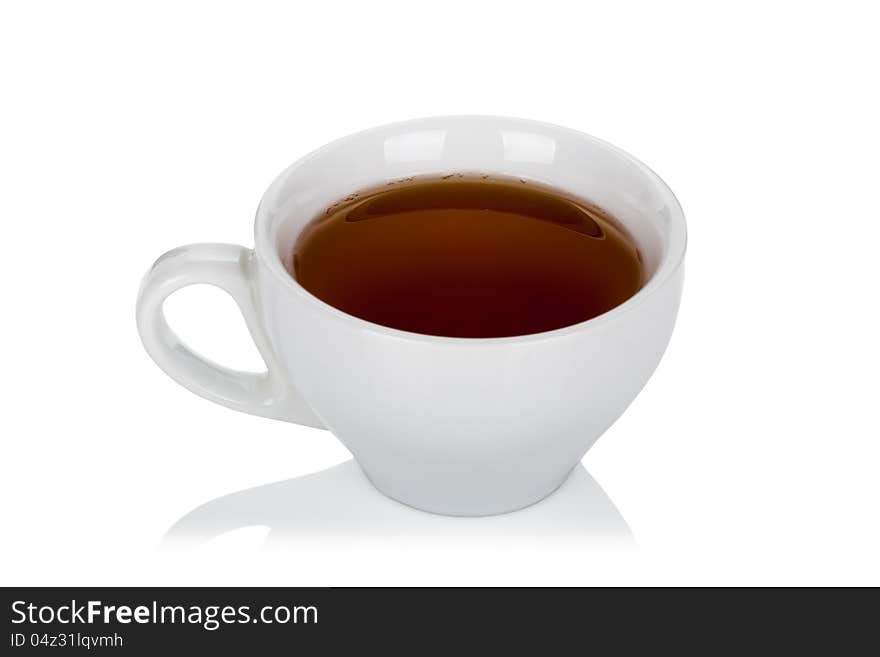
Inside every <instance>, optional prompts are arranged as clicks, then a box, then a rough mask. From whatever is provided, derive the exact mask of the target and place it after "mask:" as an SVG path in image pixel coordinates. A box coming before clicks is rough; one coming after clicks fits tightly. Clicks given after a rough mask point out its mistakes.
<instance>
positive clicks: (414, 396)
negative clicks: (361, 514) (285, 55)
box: [256, 117, 685, 515]
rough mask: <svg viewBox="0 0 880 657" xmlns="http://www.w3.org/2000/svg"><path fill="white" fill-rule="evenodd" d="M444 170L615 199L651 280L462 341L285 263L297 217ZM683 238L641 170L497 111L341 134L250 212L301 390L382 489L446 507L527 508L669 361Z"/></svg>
mask: <svg viewBox="0 0 880 657" xmlns="http://www.w3.org/2000/svg"><path fill="white" fill-rule="evenodd" d="M446 173H488V174H494V175H499V176H505V177H513V178H521V179H523V180H526V181H534V182H536V183H540V184H542V185H544V186H549V187H552V188H556V189H558V190H560V191H561V192H562V193H563V194H565V195H568V196H573V197H578V198H583V199H586V200H588V201H590V202H592V203H594V204H596V205H597V206H599V207H601V208H603V209H605V210H606V211H608V212H609V213H610V214H611V215H613V216H614V217H616V218H617V219H618V220H620V221H621V223H623V224H624V226H625V227H626V228H627V229H628V231H629V232H630V234H631V236H632V237H633V239H634V240H635V241H636V243H637V245H638V248H639V250H640V252H641V255H642V259H643V265H644V268H645V273H646V283H645V285H644V286H643V288H642V289H641V290H640V291H639V292H638V293H636V294H635V295H634V296H633V297H631V298H630V299H628V300H627V301H626V302H624V303H623V304H621V305H620V306H617V307H616V308H614V309H612V310H611V311H609V312H607V313H605V314H602V315H600V316H598V317H595V318H593V319H591V320H589V321H586V322H582V323H579V324H575V325H572V326H568V327H564V328H561V329H557V330H553V331H547V332H544V333H537V334H532V335H524V336H517V337H510V338H470V339H468V338H445V337H437V336H428V335H421V334H416V333H409V332H406V331H399V330H395V329H392V328H388V327H385V326H380V325H377V324H372V323H370V322H367V321H364V320H361V319H358V318H355V317H353V316H351V315H347V314H345V313H343V312H341V311H339V310H337V309H336V308H333V307H331V306H329V305H327V304H325V303H324V302H322V301H320V300H319V299H317V298H316V297H314V296H312V295H311V294H309V293H308V292H307V291H306V290H305V289H304V288H302V287H301V286H300V285H299V284H298V283H297V282H296V281H295V280H294V279H293V277H292V276H291V275H290V274H289V273H288V270H289V269H290V267H291V262H290V258H291V253H292V247H293V244H294V242H295V241H296V239H297V237H298V235H299V234H300V232H301V231H302V229H303V227H304V226H305V225H306V224H307V223H308V222H309V221H310V220H311V219H313V218H314V217H316V216H318V215H319V214H321V213H323V212H324V211H325V210H326V208H328V207H329V206H331V205H332V204H333V203H336V202H337V201H340V200H341V199H343V198H344V197H345V196H346V195H348V194H350V193H352V192H355V191H359V190H363V189H367V188H371V187H376V186H378V185H380V184H383V183H387V182H389V181H394V180H400V179H406V178H410V177H415V176H431V175H437V174H441V175H442V174H446ZM684 251H685V225H684V217H683V215H682V212H681V208H680V207H679V205H678V203H677V202H676V200H675V198H674V196H673V195H672V193H671V192H670V190H669V189H668V188H667V187H666V185H665V184H664V183H663V182H662V181H661V180H660V179H659V178H658V177H657V176H656V175H655V174H654V173H653V172H652V171H650V170H649V169H648V168H647V167H646V166H645V165H643V164H641V163H640V162H638V161H637V160H635V159H634V158H632V157H631V156H629V155H627V154H625V153H623V152H622V151H620V150H619V149H617V148H615V147H613V146H611V145H609V144H607V143H605V142H602V141H600V140H597V139H595V138H592V137H589V136H587V135H584V134H581V133H578V132H574V131H571V130H568V129H565V128H560V127H556V126H550V125H546V124H542V123H535V122H531V121H522V120H517V119H502V118H495V117H451V118H443V117H441V118H434V119H424V120H418V121H412V122H406V123H401V124H394V125H390V126H385V127H382V128H376V129H373V130H369V131H366V132H363V133H360V134H357V135H353V136H350V137H347V138H344V139H342V140H339V141H337V142H333V143H331V144H329V145H328V146H325V147H324V148H322V149H319V150H318V151H316V152H315V153H313V154H311V155H309V156H307V157H306V158H304V159H303V160H300V161H299V162H298V163H296V164H294V165H293V166H292V167H290V168H289V169H287V170H286V171H285V172H284V173H283V174H282V175H281V176H280V177H279V178H278V179H277V180H276V181H275V182H274V183H273V184H272V186H271V187H270V189H269V190H268V192H267V193H266V195H265V196H264V198H263V201H262V202H261V204H260V207H259V210H258V213H257V223H256V252H257V261H258V265H257V288H258V295H259V299H260V301H261V303H260V307H261V312H262V323H263V326H264V327H265V331H266V334H267V339H268V342H269V343H270V345H271V348H272V350H273V353H274V354H275V355H276V356H277V364H278V366H279V367H280V368H281V369H282V370H283V372H284V375H285V377H286V378H287V380H288V382H289V383H290V386H291V389H292V390H291V393H290V394H291V396H292V397H298V396H299V395H301V396H302V398H303V399H304V400H305V403H306V404H307V405H308V407H309V408H310V409H311V410H313V411H314V414H315V415H316V417H317V418H318V419H319V420H320V422H321V423H322V424H323V425H324V426H326V427H327V428H329V429H330V430H331V431H332V432H333V433H334V434H335V435H336V436H337V437H338V438H339V439H340V440H341V441H342V442H343V443H344V444H345V445H346V446H347V447H348V448H349V449H350V450H351V452H352V453H353V455H354V456H355V458H356V459H357V461H358V463H359V464H360V465H361V467H362V468H363V469H364V471H365V473H366V474H367V476H368V477H369V479H370V480H371V481H372V482H373V484H374V485H375V486H377V487H378V488H379V489H380V490H381V491H382V492H384V493H385V494H387V495H389V496H390V497H392V498H394V499H397V500H399V501H401V502H404V503H406V504H409V505H411V506H415V507H417V508H421V509H425V510H428V511H433V512H438V513H444V514H451V515H487V514H494V513H502V512H506V511H511V510H514V509H518V508H521V507H524V506H527V505H529V504H532V503H534V502H536V501H538V500H540V499H542V498H543V497H545V496H546V495H548V494H549V493H550V492H552V491H553V490H554V489H556V488H557V487H558V486H559V485H560V484H561V483H562V482H563V481H564V480H565V478H566V476H567V474H568V473H569V472H570V471H571V470H572V468H573V467H574V466H575V465H576V464H577V463H578V462H579V460H580V458H581V457H582V456H583V454H584V453H585V452H586V451H587V449H588V448H589V447H590V446H591V445H592V444H593V443H594V442H595V441H596V439H597V438H598V437H599V436H600V435H601V434H602V433H603V432H604V431H605V430H606V429H607V428H608V427H609V426H610V425H611V424H612V423H613V422H614V421H615V420H616V419H617V417H619V415H620V414H621V413H622V412H623V411H624V409H625V408H626V407H627V406H628V405H629V403H630V402H631V401H632V400H633V398H634V397H635V396H636V394H638V392H639V390H640V389H641V388H642V387H643V386H644V384H645V383H646V382H647V380H648V378H649V377H650V375H651V373H652V372H653V371H654V369H655V367H656V365H657V363H658V362H659V360H660V357H661V356H662V354H663V351H664V350H665V347H666V344H667V342H668V340H669V337H670V335H671V332H672V328H673V324H674V321H675V315H676V312H677V308H678V303H679V298H680V291H681V283H682V276H683V268H682V266H681V265H682V260H683V256H684ZM294 389H295V390H294Z"/></svg>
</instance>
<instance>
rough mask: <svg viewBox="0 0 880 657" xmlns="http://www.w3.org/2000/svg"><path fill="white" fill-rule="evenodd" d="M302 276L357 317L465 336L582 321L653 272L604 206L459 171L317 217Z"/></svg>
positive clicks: (366, 196)
mask: <svg viewBox="0 0 880 657" xmlns="http://www.w3.org/2000/svg"><path fill="white" fill-rule="evenodd" d="M292 273H293V275H294V277H295V278H296V279H297V280H298V281H299V283H300V284H301V285H302V286H303V287H304V288H305V289H306V290H308V291H309V292H311V293H312V294H314V295H315V296H316V297H318V298H319V299H321V300H322V301H324V302H326V303H328V304H330V305H331V306H334V307H336V308H338V309H339V310H342V311H344V312H346V313H349V314H351V315H354V316H355V317H360V318H362V319H365V320H368V321H371V322H375V323H376V324H382V325H384V326H390V327H392V328H396V329H401V330H404V331H413V332H415V333H424V334H428V335H440V336H448V337H462V338H495V337H507V336H514V335H526V334H529V333H539V332H541V331H549V330H552V329H557V328H562V327H564V326H569V325H571V324H576V323H578V322H582V321H585V320H587V319H590V318H592V317H595V316H597V315H600V314H602V313H604V312H606V311H608V310H611V309H612V308H614V307H615V306H617V305H619V304H620V303H622V302H624V301H626V300H627V299H628V298H629V297H631V296H632V295H633V294H635V293H636V292H637V291H638V290H639V288H640V287H641V285H642V279H643V271H642V262H641V258H640V256H639V253H638V250H637V248H636V246H635V244H634V242H633V240H632V239H631V238H630V236H629V235H628V234H627V233H626V231H625V230H624V229H623V228H622V227H621V225H620V224H619V222H617V221H616V220H614V219H613V218H612V217H610V216H609V215H608V214H606V213H605V212H603V211H602V210H600V209H598V208H596V207H594V206H591V205H589V204H587V203H585V202H583V201H578V200H575V199H571V198H567V197H565V196H563V195H561V194H560V193H559V192H556V191H554V190H550V189H547V188H545V187H540V186H537V185H534V184H532V183H523V182H521V181H519V180H508V179H503V178H502V179H499V178H491V179H489V178H487V177H485V176H484V177H480V176H476V177H473V178H471V177H462V176H459V175H456V176H446V177H445V178H442V179H415V180H413V181H410V182H402V183H393V184H389V185H386V186H384V187H381V188H377V189H373V190H367V191H363V192H360V193H359V194H357V195H354V194H353V195H351V196H349V197H348V199H347V200H345V201H343V202H341V203H339V204H337V205H335V206H333V207H332V208H330V209H328V210H327V211H326V212H325V213H324V214H323V215H321V216H320V217H317V218H316V219H314V220H313V221H312V222H311V223H310V224H308V226H306V228H305V230H304V231H303V233H302V234H301V235H300V237H299V239H298V240H297V242H296V244H295V246H294V252H293V272H292Z"/></svg>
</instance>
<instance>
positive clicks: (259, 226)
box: [254, 114, 687, 345]
mask: <svg viewBox="0 0 880 657" xmlns="http://www.w3.org/2000/svg"><path fill="white" fill-rule="evenodd" d="M462 120H475V121H497V122H504V123H508V124H518V125H520V126H527V127H530V128H533V129H543V130H552V131H554V132H557V133H558V132H564V133H568V134H569V135H571V136H574V137H577V138H580V139H587V140H589V141H592V142H593V143H594V144H595V145H597V146H599V147H601V148H604V149H606V150H609V151H613V152H614V153H616V154H617V155H619V156H621V157H622V158H624V159H625V160H626V161H627V162H629V163H630V164H632V165H633V166H635V167H636V168H637V169H639V170H640V171H641V172H642V173H643V174H644V175H645V176H646V178H648V179H649V180H650V181H652V182H653V183H654V184H655V185H656V186H657V189H658V190H659V192H660V194H661V195H663V196H664V197H666V201H667V204H668V207H669V209H670V226H669V242H668V244H667V245H666V248H665V249H664V252H663V254H662V257H661V260H660V264H659V266H658V267H657V271H655V272H654V274H653V275H652V276H651V278H650V279H649V280H648V282H647V283H646V284H645V285H644V286H642V288H641V289H640V290H639V291H638V292H636V293H635V294H634V295H632V296H631V297H629V298H628V299H627V300H626V301H624V302H623V303H621V304H619V305H617V306H615V307H614V308H612V309H610V310H608V311H606V312H604V313H602V314H601V315H596V316H595V317H591V318H590V319H587V320H584V321H582V322H578V323H576V324H570V325H568V326H563V327H561V328H557V329H552V330H549V331H541V332H539V333H527V334H525V335H513V336H504V337H494V338H461V337H451V336H442V335H430V334H427V333H415V332H413V331H405V330H402V329H396V328H393V327H390V326H385V325H383V324H377V323H375V322H371V321H369V320H366V319H361V318H360V317H356V316H354V315H351V314H349V313H347V312H345V311H343V310H340V309H339V308H336V307H335V306H332V305H330V304H328V303H327V302H325V301H322V300H321V299H319V298H318V297H316V296H315V295H313V294H312V293H311V292H309V291H308V290H306V289H305V288H304V287H303V286H302V285H300V283H299V281H297V280H296V279H295V278H294V277H293V276H291V275H290V272H288V271H287V269H286V268H285V267H284V264H283V263H282V261H281V257H280V256H279V254H278V252H277V249H276V248H275V244H274V239H273V237H274V235H272V234H270V233H271V232H272V231H270V230H268V227H267V224H268V222H269V219H270V215H269V213H268V211H267V210H266V208H265V204H266V203H265V202H266V199H268V198H270V197H272V196H274V192H275V191H277V190H278V189H279V188H280V187H281V186H282V185H283V184H284V182H285V181H286V180H287V178H288V177H289V176H290V175H291V174H292V173H293V172H294V171H296V170H297V169H299V168H300V167H302V166H305V165H306V164H308V162H309V161H311V160H312V159H313V158H315V157H317V156H319V155H320V154H322V153H323V152H324V151H325V150H329V149H330V148H332V147H335V146H339V145H341V144H343V143H344V142H346V141H348V140H350V139H353V138H355V137H361V136H366V135H369V134H371V133H374V132H383V131H386V130H389V129H393V128H403V127H407V126H416V125H418V124H429V123H430V124H433V123H438V122H443V121H462ZM254 244H255V247H254V252H255V253H256V257H257V260H259V261H260V262H261V263H262V264H263V265H264V266H265V267H266V269H268V270H269V271H270V272H271V273H272V274H273V276H274V277H275V278H277V279H278V280H279V282H280V283H281V285H282V286H283V287H285V288H287V289H289V290H290V291H292V292H294V293H295V294H298V295H299V296H300V297H301V298H302V299H304V300H305V301H307V302H308V303H310V304H311V305H313V306H315V307H316V308H318V309H320V310H322V311H324V312H328V313H330V314H331V315H333V316H335V317H337V318H338V319H340V320H343V321H346V322H348V323H349V324H351V325H353V326H355V327H359V328H361V329H363V330H365V331H369V332H371V333H378V334H380V335H385V336H388V337H394V338H399V339H406V340H412V341H417V342H423V343H434V344H461V345H464V344H471V345H489V344H516V343H528V342H535V341H541V340H548V339H554V338H561V337H565V336H569V335H572V334H576V333H582V332H584V331H587V330H589V329H592V328H596V327H599V326H601V325H603V324H606V323H608V322H610V321H613V320H615V319H617V318H618V317H620V316H621V315H624V314H626V313H628V312H630V311H632V310H634V309H635V308H636V307H637V306H639V305H641V304H642V303H644V302H645V301H647V300H648V299H649V298H650V297H651V296H652V295H653V294H655V293H656V292H657V291H658V290H660V289H661V288H662V287H663V285H664V284H665V283H666V282H667V281H668V280H669V279H670V278H672V277H673V276H674V275H675V273H676V272H677V271H678V269H679V268H680V267H681V265H682V263H683V262H684V256H685V253H686V251H687V225H686V222H685V218H684V211H683V210H682V208H681V204H680V203H679V202H678V199H677V198H676V196H675V194H674V193H673V192H672V190H671V189H670V188H669V186H668V185H667V184H666V183H665V182H664V181H663V179H662V178H660V176H659V175H657V174H656V173H655V172H654V171H653V169H651V168H650V167H648V166H647V165H646V164H645V163H644V162H642V161H641V160H639V159H637V158H636V157H634V156H633V155H630V154H629V153H627V152H626V151H624V150H623V149H621V148H618V147H617V146H614V145H613V144H611V143H609V142H607V141H605V140H603V139H599V138H598V137H594V136H592V135H590V134H587V133H585V132H581V131H579V130H574V129H572V128H567V127H565V126H560V125H556V124H553V123H547V122H544V121H535V120H532V119H523V118H517V117H509V116H498V115H482V114H456V115H441V116H430V117H423V118H418V119H410V120H407V121H396V122H393V123H386V124H383V125H380V126H376V127H373V128H368V129H366V130H360V131H358V132H354V133H351V134H349V135H346V136H344V137H340V138H338V139H335V140H333V141H331V142H328V143H327V144H325V145H323V146H321V147H319V148H317V149H315V150H313V151H311V152H310V153H308V154H306V155H304V156H303V157H301V158H299V159H298V160H296V161H295V162H294V163H293V164H291V165H290V166H288V167H287V168H286V169H284V170H283V171H282V172H281V173H280V174H279V175H278V176H277V177H276V178H275V180H273V181H272V183H271V184H270V185H269V187H268V188H267V189H266V192H265V193H264V194H263V197H262V199H261V200H260V204H259V206H258V207H257V213H256V220H255V222H254Z"/></svg>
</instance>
